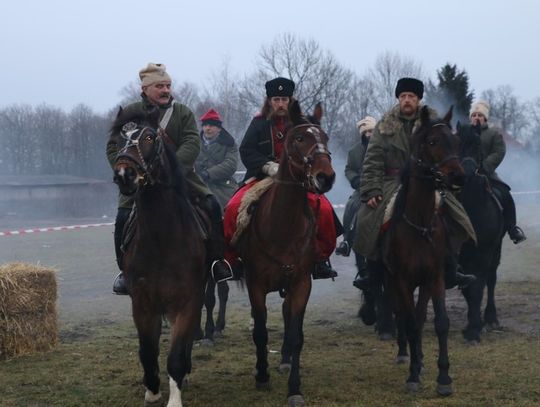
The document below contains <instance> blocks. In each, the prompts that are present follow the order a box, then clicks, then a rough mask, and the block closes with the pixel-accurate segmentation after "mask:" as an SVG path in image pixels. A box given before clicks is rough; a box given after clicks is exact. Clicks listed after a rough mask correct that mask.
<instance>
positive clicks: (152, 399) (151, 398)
mask: <svg viewBox="0 0 540 407" xmlns="http://www.w3.org/2000/svg"><path fill="white" fill-rule="evenodd" d="M159 400H161V392H159V391H158V393H157V394H154V393H152V392H151V391H150V390H148V389H146V392H145V393H144V401H146V402H148V403H157V402H158V401H159Z"/></svg>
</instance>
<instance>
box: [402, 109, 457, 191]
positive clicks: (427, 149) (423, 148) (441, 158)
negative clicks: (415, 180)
mask: <svg viewBox="0 0 540 407" xmlns="http://www.w3.org/2000/svg"><path fill="white" fill-rule="evenodd" d="M452 110H453V107H450V110H448V112H447V113H446V115H445V116H444V118H443V119H440V120H439V119H437V120H432V119H431V118H430V113H429V109H428V107H427V106H424V107H422V109H421V111H420V120H421V126H420V128H419V129H418V130H417V131H416V132H415V133H414V135H413V143H412V146H413V147H412V151H413V157H414V164H415V166H416V168H417V169H418V170H419V172H420V174H419V175H418V176H419V177H421V178H428V179H432V180H433V181H434V182H435V185H436V187H437V188H441V189H453V190H456V189H459V188H460V187H462V186H463V184H464V172H463V168H462V167H461V165H460V163H459V157H458V154H457V153H458V138H457V136H455V135H454V134H453V133H452V128H451V126H450V120H452Z"/></svg>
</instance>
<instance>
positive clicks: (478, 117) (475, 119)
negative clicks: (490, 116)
mask: <svg viewBox="0 0 540 407" xmlns="http://www.w3.org/2000/svg"><path fill="white" fill-rule="evenodd" d="M471 124H472V125H473V126H477V125H480V126H483V125H484V124H486V116H484V115H483V114H482V113H478V112H474V113H473V114H471Z"/></svg>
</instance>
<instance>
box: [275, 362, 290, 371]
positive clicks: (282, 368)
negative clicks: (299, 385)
mask: <svg viewBox="0 0 540 407" xmlns="http://www.w3.org/2000/svg"><path fill="white" fill-rule="evenodd" d="M290 371H291V364H290V363H280V364H279V367H278V372H279V373H281V374H285V373H289V372H290Z"/></svg>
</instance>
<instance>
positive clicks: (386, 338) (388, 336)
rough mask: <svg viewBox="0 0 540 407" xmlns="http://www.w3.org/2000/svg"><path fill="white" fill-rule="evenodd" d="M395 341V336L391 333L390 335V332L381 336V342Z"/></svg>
mask: <svg viewBox="0 0 540 407" xmlns="http://www.w3.org/2000/svg"><path fill="white" fill-rule="evenodd" d="M393 339H394V335H392V334H391V333H388V332H384V333H382V334H379V340H380V341H383V342H384V341H391V340H393Z"/></svg>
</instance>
